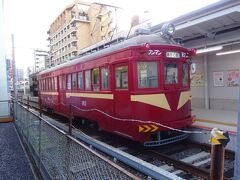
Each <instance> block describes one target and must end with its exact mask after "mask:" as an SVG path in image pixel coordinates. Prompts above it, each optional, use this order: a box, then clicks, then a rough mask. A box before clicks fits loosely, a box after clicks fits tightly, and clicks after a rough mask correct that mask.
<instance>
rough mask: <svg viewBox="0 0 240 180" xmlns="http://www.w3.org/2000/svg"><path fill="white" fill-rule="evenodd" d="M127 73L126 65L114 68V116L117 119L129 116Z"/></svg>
mask: <svg viewBox="0 0 240 180" xmlns="http://www.w3.org/2000/svg"><path fill="white" fill-rule="evenodd" d="M128 72H129V69H128V64H118V65H115V67H114V77H115V78H114V89H115V90H114V102H115V116H116V117H118V118H127V117H129V116H130V114H131V105H130V93H129V82H128V79H129V73H128Z"/></svg>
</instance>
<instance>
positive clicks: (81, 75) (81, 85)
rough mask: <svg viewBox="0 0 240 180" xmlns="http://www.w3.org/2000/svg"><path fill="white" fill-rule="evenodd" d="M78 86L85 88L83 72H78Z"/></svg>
mask: <svg viewBox="0 0 240 180" xmlns="http://www.w3.org/2000/svg"><path fill="white" fill-rule="evenodd" d="M78 88H79V89H83V74H82V72H79V73H78Z"/></svg>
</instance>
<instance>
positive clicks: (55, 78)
mask: <svg viewBox="0 0 240 180" xmlns="http://www.w3.org/2000/svg"><path fill="white" fill-rule="evenodd" d="M54 83H55V85H54V86H55V90H57V77H54Z"/></svg>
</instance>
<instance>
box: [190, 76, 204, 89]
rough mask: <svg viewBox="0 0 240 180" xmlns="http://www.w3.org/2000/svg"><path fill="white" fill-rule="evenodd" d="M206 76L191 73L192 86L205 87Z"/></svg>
mask: <svg viewBox="0 0 240 180" xmlns="http://www.w3.org/2000/svg"><path fill="white" fill-rule="evenodd" d="M203 86H204V77H203V74H191V87H203Z"/></svg>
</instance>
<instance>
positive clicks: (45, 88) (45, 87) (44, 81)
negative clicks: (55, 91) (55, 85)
mask: <svg viewBox="0 0 240 180" xmlns="http://www.w3.org/2000/svg"><path fill="white" fill-rule="evenodd" d="M43 83H44V91H46V90H47V86H46V84H47V83H46V79H44V80H43Z"/></svg>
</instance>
